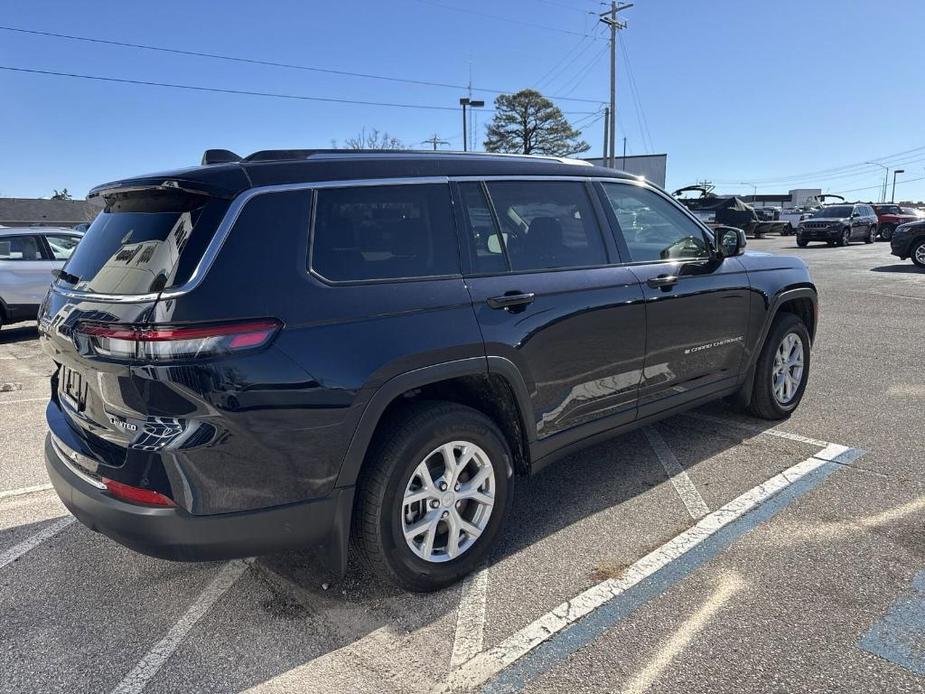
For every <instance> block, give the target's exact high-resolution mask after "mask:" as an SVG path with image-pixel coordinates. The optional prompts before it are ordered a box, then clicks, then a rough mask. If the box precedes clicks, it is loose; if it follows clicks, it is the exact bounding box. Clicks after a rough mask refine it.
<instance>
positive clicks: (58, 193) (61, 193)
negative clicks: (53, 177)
mask: <svg viewBox="0 0 925 694" xmlns="http://www.w3.org/2000/svg"><path fill="white" fill-rule="evenodd" d="M51 199H52V200H73V199H74V198H72V197H71V194H70V193H68V192H67V188H63V189H61V190H58V189H57V188H56V189H55V194H54V195H52V196H51Z"/></svg>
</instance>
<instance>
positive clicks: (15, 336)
mask: <svg viewBox="0 0 925 694" xmlns="http://www.w3.org/2000/svg"><path fill="white" fill-rule="evenodd" d="M38 336H39V331H38V325H37V324H36V323H25V324H22V325H12V326H7V327H5V328H2V329H0V345H3V344H7V345H8V344H12V343H14V342H26V341H28V340H35V339H37V338H38Z"/></svg>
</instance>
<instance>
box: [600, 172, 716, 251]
mask: <svg viewBox="0 0 925 694" xmlns="http://www.w3.org/2000/svg"><path fill="white" fill-rule="evenodd" d="M603 187H604V192H605V193H606V195H607V200H608V201H609V202H610V206H611V208H612V209H613V212H614V214H615V215H616V217H617V223H618V224H619V226H620V232H621V233H622V234H623V238H624V240H625V241H626V246H627V248H628V249H629V252H630V259H631V260H632V261H633V262H651V261H657V260H678V259H685V258H707V257H709V255H710V251H709V246H708V245H707V241H706V239H705V237H704V234H703V231H702V230H701V228H700V227H699V226H697V224H696V223H695V222H693V221H692V220H691V219H690V218H689V217H688V216H687V215H686V214H684V212H682V211H681V210H679V209H678V208H677V207H675V205H674V204H672V203H671V202H669V201H668V200H665V198H663V197H662V196H660V195H658V194H657V193H653V192H652V191H651V190H648V189H646V188H641V187H639V186H635V185H629V184H623V183H604V184H603Z"/></svg>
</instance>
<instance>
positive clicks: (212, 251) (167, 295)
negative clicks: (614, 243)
mask: <svg viewBox="0 0 925 694" xmlns="http://www.w3.org/2000/svg"><path fill="white" fill-rule="evenodd" d="M451 181H580V182H582V183H585V182H591V183H595V182H597V183H623V184H626V185H636V186H640V187H643V188H646V189H648V190H651V191H652V192H654V193H656V194H658V195H660V196H661V197H663V198H665V199H666V200H667V201H669V202H671V203H672V204H674V206H675V207H677V208H679V209H680V210H682V211H683V212H684V213H685V214H686V215H687V216H688V217H689V218H690V219H691V220H693V221H694V222H695V223H696V224H697V226H699V227H700V228H701V229H703V230H704V231H705V232H706V233H707V234H708V238H712V237H713V232H712V231H711V230H710V229H709V228H708V227H707V226H706V225H705V224H704V223H703V222H702V221H700V219H698V218H697V217H696V216H695V215H693V214H692V213H691V211H690V210H688V209H687V208H686V207H684V205H681V204H680V203H679V202H678V201H677V200H675V199H674V198H672V197H671V196H669V195H668V194H667V193H665V192H664V191H662V190H660V189H658V188H656V187H655V186H653V185H651V184H650V183H648V182H647V181H644V180H639V179H635V178H620V177H613V178H611V177H606V176H565V175H563V176H548V175H547V176H543V175H535V176H531V175H530V174H523V175H517V174H513V175H510V174H509V175H497V176H494V175H493V176H421V177H413V176H408V177H399V178H360V179H347V180H337V181H307V182H304V183H285V184H281V185H273V186H258V187H256V188H249V189H248V190H245V191H244V192H242V193H240V194H238V195H237V197H235V198H234V199H233V200H232V201H231V204H230V205H229V206H228V209H227V210H226V212H225V216H224V217H223V218H222V221H221V222H220V223H219V225H218V228H217V229H216V230H215V234H214V235H213V237H212V240H211V241H210V242H209V245H208V246H207V247H206V250H205V252H204V253H203V254H202V258H200V260H199V263H198V264H197V265H196V268H195V269H194V270H193V274H192V275H190V278H189V279H188V280H187V281H186V282H184V283H183V284H182V285H180V286H179V287H175V288H173V289H171V290H169V291H164V292H161V293H160V294H157V293H153V294H95V293H93V292H82V291H77V290H73V289H65V288H62V287H58V286H57V285H56V284H52V290H53V291H54V292H56V293H57V294H60V295H61V296H64V297H67V298H69V299H81V300H86V301H98V302H102V303H113V304H138V303H145V302H152V301H157V300H158V299H168V300H169V299H175V298H177V297H179V296H182V295H184V294H187V293H188V292H191V291H193V290H194V289H195V288H196V287H198V286H199V285H200V284H201V283H202V280H203V278H204V277H205V276H206V274H207V273H208V272H209V270H210V268H211V267H212V264H213V263H214V262H215V259H216V258H217V257H218V254H219V252H220V251H221V250H222V247H223V246H224V245H225V241H226V240H227V238H228V235H229V234H230V233H231V229H232V228H233V227H234V224H235V222H236V221H237V220H238V217H239V216H240V214H241V211H242V210H243V208H244V206H245V205H246V204H247V203H248V202H250V201H251V200H252V199H253V198H255V197H256V196H258V195H263V194H265V193H286V192H290V191H295V190H316V189H321V188H353V187H371V186H388V185H415V184H434V183H437V184H449V183H450V182H451ZM454 276H455V275H454Z"/></svg>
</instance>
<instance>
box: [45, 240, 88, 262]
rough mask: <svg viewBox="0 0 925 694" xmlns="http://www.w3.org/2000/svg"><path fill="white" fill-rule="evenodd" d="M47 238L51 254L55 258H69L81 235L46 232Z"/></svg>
mask: <svg viewBox="0 0 925 694" xmlns="http://www.w3.org/2000/svg"><path fill="white" fill-rule="evenodd" d="M45 240H46V241H48V245H49V246H50V247H51V255H52V257H53V258H54V259H55V260H67V259H68V258H70V257H71V255H72V254H73V253H74V249H75V248H77V242H78V241H80V237H79V236H71V235H69V234H64V235H51V234H46V235H45Z"/></svg>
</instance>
